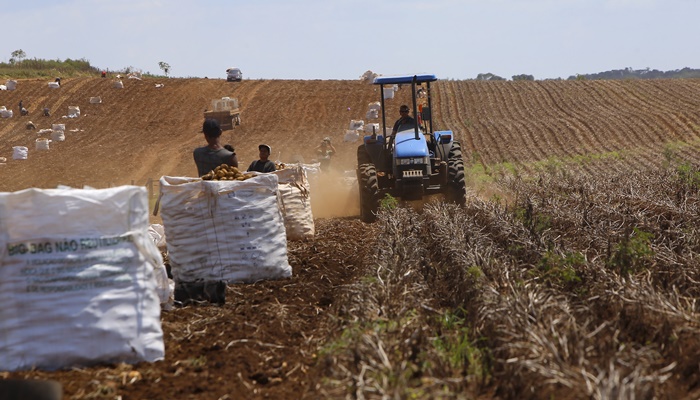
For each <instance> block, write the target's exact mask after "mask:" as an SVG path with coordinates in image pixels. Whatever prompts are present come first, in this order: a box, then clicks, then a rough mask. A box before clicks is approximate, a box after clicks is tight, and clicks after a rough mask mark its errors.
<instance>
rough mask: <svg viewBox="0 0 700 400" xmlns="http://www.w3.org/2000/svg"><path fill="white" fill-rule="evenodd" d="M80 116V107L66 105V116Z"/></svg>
mask: <svg viewBox="0 0 700 400" xmlns="http://www.w3.org/2000/svg"><path fill="white" fill-rule="evenodd" d="M79 116H80V107H78V106H68V118H78V117H79Z"/></svg>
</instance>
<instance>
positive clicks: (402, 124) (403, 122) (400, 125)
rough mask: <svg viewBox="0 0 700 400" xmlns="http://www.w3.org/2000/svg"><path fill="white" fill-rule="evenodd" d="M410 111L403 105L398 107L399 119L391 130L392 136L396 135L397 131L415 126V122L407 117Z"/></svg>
mask: <svg viewBox="0 0 700 400" xmlns="http://www.w3.org/2000/svg"><path fill="white" fill-rule="evenodd" d="M410 111H411V109H410V108H408V106H407V105H405V104H404V105H402V106H401V107H399V114H401V117H399V119H397V120H396V122H394V128H393V129H392V130H391V135H392V136H394V135H396V132H398V131H399V129H401V130H404V129H406V128H408V127H409V126H410V127H411V128H413V127H414V126H415V125H416V120H414V119H413V117H411V116H410V115H409V112H410Z"/></svg>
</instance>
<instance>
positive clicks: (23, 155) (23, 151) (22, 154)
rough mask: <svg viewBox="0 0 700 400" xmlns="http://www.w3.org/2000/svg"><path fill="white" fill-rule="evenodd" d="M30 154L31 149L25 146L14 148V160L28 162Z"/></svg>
mask: <svg viewBox="0 0 700 400" xmlns="http://www.w3.org/2000/svg"><path fill="white" fill-rule="evenodd" d="M28 154H29V149H28V148H26V147H24V146H14V147H13V148H12V159H13V160H26V159H27V155H28Z"/></svg>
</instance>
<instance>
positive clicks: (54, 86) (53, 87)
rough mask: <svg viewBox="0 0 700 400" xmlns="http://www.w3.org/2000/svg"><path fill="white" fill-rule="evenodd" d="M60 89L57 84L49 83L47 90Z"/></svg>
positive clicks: (59, 85)
mask: <svg viewBox="0 0 700 400" xmlns="http://www.w3.org/2000/svg"><path fill="white" fill-rule="evenodd" d="M60 87H61V84H60V83H58V82H49V88H50V89H58V88H60Z"/></svg>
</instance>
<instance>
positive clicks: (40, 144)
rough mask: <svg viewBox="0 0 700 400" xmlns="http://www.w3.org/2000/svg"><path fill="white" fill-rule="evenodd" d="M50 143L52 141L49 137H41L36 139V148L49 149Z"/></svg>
mask: <svg viewBox="0 0 700 400" xmlns="http://www.w3.org/2000/svg"><path fill="white" fill-rule="evenodd" d="M49 143H51V141H50V140H49V139H47V138H39V139H37V140H36V144H35V149H36V150H48V149H49Z"/></svg>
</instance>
